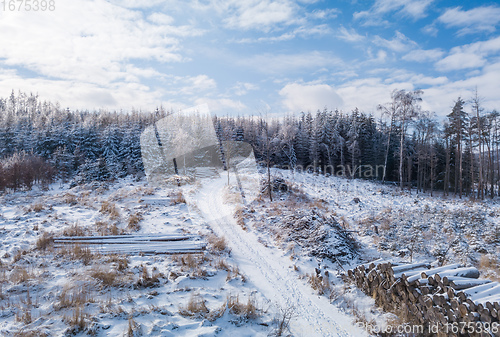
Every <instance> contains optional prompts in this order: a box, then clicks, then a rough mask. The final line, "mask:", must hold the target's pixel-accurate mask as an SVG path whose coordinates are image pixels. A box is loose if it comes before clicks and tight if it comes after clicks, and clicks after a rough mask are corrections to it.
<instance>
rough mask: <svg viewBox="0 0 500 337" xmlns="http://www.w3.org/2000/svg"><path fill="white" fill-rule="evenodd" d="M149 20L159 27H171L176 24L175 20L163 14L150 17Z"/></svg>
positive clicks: (154, 14)
mask: <svg viewBox="0 0 500 337" xmlns="http://www.w3.org/2000/svg"><path fill="white" fill-rule="evenodd" d="M148 20H149V21H151V22H153V23H156V24H158V25H170V24H172V23H173V22H174V18H173V17H171V16H170V15H166V14H163V13H153V14H150V15H149V16H148Z"/></svg>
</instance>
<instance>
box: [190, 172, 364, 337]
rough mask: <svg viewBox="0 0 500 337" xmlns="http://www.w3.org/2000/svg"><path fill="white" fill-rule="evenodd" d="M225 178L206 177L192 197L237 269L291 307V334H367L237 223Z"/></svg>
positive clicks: (281, 257)
mask: <svg viewBox="0 0 500 337" xmlns="http://www.w3.org/2000/svg"><path fill="white" fill-rule="evenodd" d="M225 181H226V180H225V179H223V178H221V179H215V180H209V181H205V184H204V186H203V188H201V189H200V191H199V192H198V193H197V194H196V195H195V200H194V201H195V202H196V204H197V206H198V208H199V210H200V211H201V212H202V214H203V216H204V217H205V218H206V219H207V220H208V222H209V223H210V225H211V226H212V228H213V230H214V232H215V233H216V234H217V235H219V236H224V237H225V238H226V241H227V242H228V245H229V247H230V248H231V251H232V255H233V257H234V258H235V259H236V261H237V262H238V266H239V268H240V270H242V272H243V273H244V274H245V276H246V277H248V279H250V281H251V282H252V283H253V284H254V285H255V287H257V288H258V290H259V291H260V292H261V293H262V294H263V295H264V296H265V297H266V298H267V299H269V300H270V301H272V302H274V303H278V304H279V305H280V306H281V307H282V308H286V307H289V306H291V307H293V308H294V313H295V315H294V317H293V319H292V321H291V332H292V333H293V335H294V336H366V334H365V333H364V332H363V331H362V330H361V329H359V328H356V327H354V326H352V325H351V323H350V322H351V319H350V318H349V317H347V316H346V315H345V314H342V313H340V312H339V311H338V310H337V308H336V307H334V306H333V305H331V304H330V303H329V301H328V300H327V299H326V298H324V297H319V296H317V295H315V294H314V293H313V291H312V289H311V288H310V287H309V286H308V285H306V284H304V283H303V282H302V281H301V280H299V279H298V277H297V275H296V274H295V273H294V272H293V271H292V268H291V266H292V264H291V261H290V260H289V259H288V258H286V257H284V256H281V255H279V254H278V253H277V252H276V251H275V250H274V251H273V250H272V249H270V248H267V247H265V246H264V245H262V244H261V243H260V242H258V240H257V237H256V235H255V234H253V233H251V232H247V231H244V230H243V229H242V228H241V227H240V226H238V225H237V223H236V220H235V219H234V218H233V217H232V216H231V215H230V214H232V212H230V211H231V207H232V206H231V205H227V204H224V202H223V188H224V184H225ZM221 215H222V216H221Z"/></svg>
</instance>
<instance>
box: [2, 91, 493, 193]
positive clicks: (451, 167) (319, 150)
mask: <svg viewBox="0 0 500 337" xmlns="http://www.w3.org/2000/svg"><path fill="white" fill-rule="evenodd" d="M422 94H423V92H422V91H420V90H416V91H405V90H395V91H394V92H392V94H391V98H392V99H391V101H390V102H381V103H382V104H380V105H379V106H378V110H379V111H378V113H377V116H379V117H375V116H374V115H372V114H367V113H364V112H362V111H359V110H358V109H354V110H353V111H349V112H347V111H338V110H334V111H332V110H328V109H327V108H324V109H322V110H321V109H320V110H317V111H316V112H300V113H298V114H296V115H288V116H285V117H282V118H267V117H268V116H266V115H263V114H258V115H256V116H251V117H233V116H214V118H213V122H214V127H215V130H216V133H217V135H218V136H219V137H220V138H221V139H223V140H238V141H245V142H248V143H250V144H251V145H252V146H253V148H254V151H255V154H256V157H257V159H258V161H259V162H260V163H261V164H262V165H263V166H267V165H270V166H273V167H280V168H286V169H294V170H301V171H308V172H314V173H318V174H326V175H336V176H344V177H346V178H361V179H371V180H378V181H382V182H387V183H393V184H398V185H399V186H401V188H414V189H417V190H418V191H427V192H430V193H432V192H433V191H441V192H442V193H444V194H445V195H449V194H455V195H457V196H460V197H462V196H469V197H473V198H478V199H483V198H485V197H494V196H497V195H499V194H500V161H499V160H498V159H499V157H500V153H499V143H500V132H499V127H498V122H499V119H500V114H499V113H498V112H497V111H485V110H484V109H483V107H482V102H481V99H480V96H479V95H478V93H476V94H475V95H474V96H473V97H462V98H461V97H457V99H456V100H455V101H454V102H450V106H452V108H450V111H447V112H440V115H441V116H443V115H444V114H445V113H446V116H445V117H444V118H443V117H441V118H438V117H437V116H436V115H435V114H434V113H430V112H428V111H422V109H421V108H420V102H421V100H422ZM169 113H170V112H168V111H165V110H164V109H163V108H161V107H160V108H157V109H156V110H155V111H150V112H144V111H136V110H131V111H130V112H121V111H120V112H117V111H113V112H110V111H92V112H90V111H79V110H75V111H71V110H69V109H64V108H61V107H60V106H59V105H58V104H57V103H52V102H46V101H42V100H41V99H40V98H39V97H38V96H37V95H33V94H26V93H22V92H19V93H17V94H16V93H15V92H14V91H13V92H12V94H11V95H10V96H9V97H7V98H1V99H0V190H5V189H6V188H10V189H14V190H16V189H23V188H27V189H29V188H31V187H32V185H33V184H41V185H42V186H46V185H47V184H48V183H49V182H51V181H54V180H55V179H57V180H61V181H63V182H71V183H72V184H80V183H87V182H91V181H106V180H112V179H115V178H119V177H124V176H127V175H131V174H132V175H143V174H144V173H143V172H144V168H143V165H142V160H141V146H140V136H141V132H142V131H143V130H144V129H145V128H146V127H147V126H148V125H151V124H153V123H154V122H155V121H157V120H160V119H162V118H164V117H165V116H167V115H168V114H169Z"/></svg>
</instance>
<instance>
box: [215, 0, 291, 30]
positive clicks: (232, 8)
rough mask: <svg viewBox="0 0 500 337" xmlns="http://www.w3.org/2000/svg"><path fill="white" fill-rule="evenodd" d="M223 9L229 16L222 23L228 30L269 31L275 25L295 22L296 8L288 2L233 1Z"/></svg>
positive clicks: (265, 0)
mask: <svg viewBox="0 0 500 337" xmlns="http://www.w3.org/2000/svg"><path fill="white" fill-rule="evenodd" d="M225 7H226V8H225V11H227V12H228V13H229V15H228V16H227V17H226V19H225V20H224V22H225V24H226V26H227V27H229V28H239V29H245V30H248V29H256V30H262V31H269V30H270V29H271V28H273V27H274V26H275V25H279V24H283V25H285V26H286V25H290V24H292V23H295V22H296V17H295V15H296V9H297V6H296V5H295V3H293V2H292V1H288V0H280V1H270V0H247V1H238V0H233V1H228V2H227V4H226V6H225Z"/></svg>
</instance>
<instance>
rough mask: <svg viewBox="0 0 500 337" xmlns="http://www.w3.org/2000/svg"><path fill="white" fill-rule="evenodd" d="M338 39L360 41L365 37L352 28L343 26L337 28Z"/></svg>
mask: <svg viewBox="0 0 500 337" xmlns="http://www.w3.org/2000/svg"><path fill="white" fill-rule="evenodd" d="M337 37H338V38H339V39H342V40H345V41H348V42H360V41H363V40H364V39H365V37H364V36H363V35H360V34H358V33H357V32H356V30H355V29H354V28H351V29H346V28H345V27H344V26H341V27H340V28H339V32H338V34H337Z"/></svg>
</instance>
